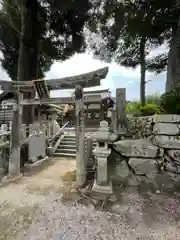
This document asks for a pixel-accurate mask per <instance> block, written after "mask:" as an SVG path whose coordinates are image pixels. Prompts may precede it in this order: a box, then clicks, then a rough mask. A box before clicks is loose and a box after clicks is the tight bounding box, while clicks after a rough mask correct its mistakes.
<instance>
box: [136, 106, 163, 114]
mask: <svg viewBox="0 0 180 240" xmlns="http://www.w3.org/2000/svg"><path fill="white" fill-rule="evenodd" d="M140 111H141V113H142V116H151V115H153V114H155V113H156V114H159V113H160V108H158V106H157V105H156V104H146V105H145V106H144V107H141V108H140Z"/></svg>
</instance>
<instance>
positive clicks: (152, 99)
mask: <svg viewBox="0 0 180 240" xmlns="http://www.w3.org/2000/svg"><path fill="white" fill-rule="evenodd" d="M160 97H161V96H160V94H159V93H154V94H151V95H147V96H146V103H147V104H156V105H157V106H160Z"/></svg>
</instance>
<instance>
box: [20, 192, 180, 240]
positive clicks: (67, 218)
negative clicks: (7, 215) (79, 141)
mask: <svg viewBox="0 0 180 240" xmlns="http://www.w3.org/2000/svg"><path fill="white" fill-rule="evenodd" d="M75 200H77V198H75V196H73V197H72V199H71V200H69V201H67V202H66V203H65V202H62V200H61V198H60V197H59V196H55V195H51V196H48V198H47V200H46V202H45V205H44V206H43V208H42V209H41V211H40V212H39V214H38V216H37V217H36V219H34V221H33V222H32V224H31V226H30V228H29V229H28V231H26V232H21V234H20V235H19V236H18V238H17V239H24V240H45V239H53V240H60V239H61V240H62V239H63V240H72V239H78V240H81V239H82V240H86V239H87V240H88V239H92V240H95V239H96V240H100V239H103V240H104V239H109V240H110V239H112V240H113V239H114V240H116V239H117V240H121V239H122V240H126V239H128V240H134V239H137V240H138V239H139V240H141V239H142V240H146V239H149V240H152V239H159V240H160V239H162V240H176V239H180V228H179V227H180V209H179V206H180V200H179V196H178V195H177V194H176V195H175V196H173V197H169V196H165V195H153V194H149V196H148V198H144V197H143V196H142V195H140V194H139V193H137V192H136V191H133V190H132V189H128V190H126V191H125V192H124V193H123V195H122V198H121V200H118V201H117V202H116V203H113V204H112V205H111V209H110V211H103V212H102V211H97V210H95V208H94V207H93V206H92V205H89V206H85V205H81V204H78V203H77V202H76V201H75Z"/></svg>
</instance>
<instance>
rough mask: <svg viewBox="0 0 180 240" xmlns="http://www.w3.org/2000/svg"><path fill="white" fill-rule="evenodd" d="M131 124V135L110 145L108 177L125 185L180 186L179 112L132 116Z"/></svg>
mask: <svg viewBox="0 0 180 240" xmlns="http://www.w3.org/2000/svg"><path fill="white" fill-rule="evenodd" d="M130 123H131V126H130V129H129V132H130V133H131V136H132V138H131V139H125V140H120V141H118V142H115V143H114V144H113V148H112V153H111V155H110V157H109V161H108V162H109V165H110V166H109V168H110V169H111V174H110V175H111V177H113V178H114V179H116V180H119V181H121V182H122V183H124V184H127V185H136V186H137V185H138V186H139V185H141V184H142V183H144V182H146V183H153V185H154V186H155V187H156V188H160V187H161V188H162V187H166V188H167V187H173V186H174V184H175V183H178V185H179V186H180V115H154V116H151V117H139V118H131V119H130ZM159 184H160V186H159ZM158 186H159V187H158Z"/></svg>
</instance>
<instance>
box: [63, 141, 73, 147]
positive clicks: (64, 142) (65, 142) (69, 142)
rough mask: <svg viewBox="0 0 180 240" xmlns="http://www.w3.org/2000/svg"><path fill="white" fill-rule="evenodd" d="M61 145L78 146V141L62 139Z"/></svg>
mask: <svg viewBox="0 0 180 240" xmlns="http://www.w3.org/2000/svg"><path fill="white" fill-rule="evenodd" d="M61 145H71V146H76V142H72V141H62V142H61V143H60V145H59V146H61Z"/></svg>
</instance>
